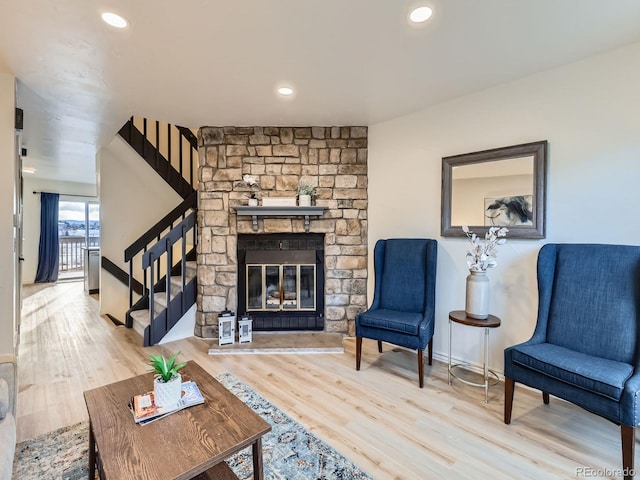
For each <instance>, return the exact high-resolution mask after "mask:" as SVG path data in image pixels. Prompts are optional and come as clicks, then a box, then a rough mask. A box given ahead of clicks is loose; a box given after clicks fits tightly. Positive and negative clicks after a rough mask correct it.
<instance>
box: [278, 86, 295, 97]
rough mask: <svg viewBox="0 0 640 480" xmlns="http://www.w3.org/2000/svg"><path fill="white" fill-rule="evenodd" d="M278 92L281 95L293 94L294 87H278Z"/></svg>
mask: <svg viewBox="0 0 640 480" xmlns="http://www.w3.org/2000/svg"><path fill="white" fill-rule="evenodd" d="M278 93H279V94H280V95H284V96H289V95H293V88H291V87H280V88H278Z"/></svg>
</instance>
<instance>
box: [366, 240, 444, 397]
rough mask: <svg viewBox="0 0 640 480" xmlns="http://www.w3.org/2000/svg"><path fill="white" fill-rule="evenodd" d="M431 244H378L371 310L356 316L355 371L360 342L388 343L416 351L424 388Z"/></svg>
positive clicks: (431, 312)
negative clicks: (423, 352)
mask: <svg viewBox="0 0 640 480" xmlns="http://www.w3.org/2000/svg"><path fill="white" fill-rule="evenodd" d="M437 248H438V244H437V243H436V241H435V240H428V239H421V238H410V239H404V238H392V239H389V240H378V242H376V247H375V249H374V252H373V263H374V270H375V291H374V295H373V303H372V305H371V308H369V310H367V311H366V312H363V313H361V314H360V315H358V316H356V370H360V359H361V357H362V339H363V338H371V339H373V340H377V341H378V352H380V353H382V342H389V343H392V344H394V345H399V346H402V347H406V348H411V349H414V350H417V351H418V378H419V381H420V388H422V387H423V385H424V364H423V359H422V351H423V350H424V349H425V347H427V345H428V346H429V365H431V361H432V355H433V324H434V317H435V300H436V258H437Z"/></svg>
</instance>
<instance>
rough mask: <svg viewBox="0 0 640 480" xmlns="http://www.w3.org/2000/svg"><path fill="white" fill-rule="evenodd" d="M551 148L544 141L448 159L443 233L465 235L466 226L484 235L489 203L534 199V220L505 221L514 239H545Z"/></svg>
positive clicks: (444, 164) (444, 178) (444, 173)
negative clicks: (503, 200)
mask: <svg viewBox="0 0 640 480" xmlns="http://www.w3.org/2000/svg"><path fill="white" fill-rule="evenodd" d="M548 148H549V146H548V142H547V141H546V140H542V141H538V142H531V143H524V144H520V145H512V146H508V147H501V148H494V149H491V150H483V151H479V152H472V153H465V154H462V155H453V156H449V157H443V158H442V203H441V235H442V236H443V237H464V236H466V235H465V233H464V232H463V231H462V226H463V225H465V226H468V227H469V229H471V230H473V232H474V233H476V234H478V235H479V236H484V235H485V234H486V232H487V231H488V230H489V228H490V225H487V224H486V223H485V216H486V211H485V200H484V199H486V198H502V199H506V198H514V197H516V196H520V197H526V198H527V199H528V196H531V197H532V199H531V201H530V203H529V202H527V208H528V207H531V210H530V211H527V212H526V213H525V215H526V216H527V217H528V218H530V221H526V222H522V221H518V218H519V217H518V215H509V212H507V214H505V215H504V216H503V217H502V218H503V220H502V221H501V222H500V223H501V226H505V227H507V228H508V229H509V233H508V236H509V238H530V239H541V238H545V236H546V232H545V227H546V223H545V214H546V201H547V181H546V180H547V163H548ZM500 207H501V208H503V206H502V205H500ZM504 208H509V207H508V206H504ZM511 213H513V212H511ZM509 218H513V223H512V224H511V223H510V221H509V220H508V219H509ZM520 218H521V217H520Z"/></svg>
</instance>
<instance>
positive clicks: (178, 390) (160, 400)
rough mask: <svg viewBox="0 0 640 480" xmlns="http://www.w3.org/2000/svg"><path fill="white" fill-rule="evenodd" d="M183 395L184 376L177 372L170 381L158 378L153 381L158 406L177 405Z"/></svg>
mask: <svg viewBox="0 0 640 480" xmlns="http://www.w3.org/2000/svg"><path fill="white" fill-rule="evenodd" d="M181 395H182V376H181V375H180V374H177V375H176V376H175V377H173V378H172V379H171V380H169V381H168V382H163V381H162V379H159V378H156V379H155V380H154V381H153V397H154V402H155V404H156V405H157V406H158V407H167V406H170V405H175V404H176V403H178V400H180V396H181Z"/></svg>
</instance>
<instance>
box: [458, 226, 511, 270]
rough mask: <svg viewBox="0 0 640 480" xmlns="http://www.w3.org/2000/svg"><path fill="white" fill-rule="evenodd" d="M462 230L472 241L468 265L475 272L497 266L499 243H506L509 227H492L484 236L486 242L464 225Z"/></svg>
mask: <svg viewBox="0 0 640 480" xmlns="http://www.w3.org/2000/svg"><path fill="white" fill-rule="evenodd" d="M462 231H463V232H464V233H465V234H466V235H467V237H468V238H469V241H470V242H471V250H469V251H467V265H469V269H470V270H471V271H473V272H486V271H487V268H493V267H495V266H496V265H497V264H498V262H497V261H496V256H497V255H498V245H504V244H505V243H506V242H507V239H506V238H504V237H506V236H507V232H508V231H509V230H508V229H506V228H504V227H491V228H489V231H488V232H487V234H486V235H485V236H484V243H483V242H482V241H481V240H480V238H479V237H478V236H477V235H476V234H475V233H473V232H472V231H471V230H469V227H467V226H466V225H464V226H463V227H462Z"/></svg>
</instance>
